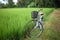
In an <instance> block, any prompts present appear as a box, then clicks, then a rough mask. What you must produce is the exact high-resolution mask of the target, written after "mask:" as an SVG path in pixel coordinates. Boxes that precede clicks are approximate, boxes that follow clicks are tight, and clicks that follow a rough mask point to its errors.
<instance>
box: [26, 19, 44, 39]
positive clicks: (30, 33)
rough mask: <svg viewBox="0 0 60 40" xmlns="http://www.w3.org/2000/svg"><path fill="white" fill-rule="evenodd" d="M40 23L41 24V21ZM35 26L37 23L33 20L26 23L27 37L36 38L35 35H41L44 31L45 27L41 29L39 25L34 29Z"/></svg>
mask: <svg viewBox="0 0 60 40" xmlns="http://www.w3.org/2000/svg"><path fill="white" fill-rule="evenodd" d="M39 23H40V22H39ZM40 25H41V23H40ZM34 26H35V23H34V22H33V21H32V20H30V21H29V22H27V23H26V34H27V35H26V36H27V37H30V38H35V37H39V36H41V34H42V32H43V27H42V29H41V30H40V29H39V27H37V28H36V29H35V30H33V29H34ZM41 26H43V25H41ZM32 30H33V31H32Z"/></svg>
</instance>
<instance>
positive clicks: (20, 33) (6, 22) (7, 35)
mask: <svg viewBox="0 0 60 40" xmlns="http://www.w3.org/2000/svg"><path fill="white" fill-rule="evenodd" d="M38 9H40V8H11V9H10V8H7V9H0V39H1V40H7V39H8V40H14V39H15V40H19V39H21V40H22V38H24V36H26V34H25V31H26V30H25V29H26V27H25V26H24V25H25V24H26V22H28V21H29V20H31V12H32V11H33V10H38ZM51 10H52V9H50V8H45V9H43V12H44V14H45V15H44V17H47V16H48V15H49V13H50V12H51ZM48 11H49V12H48ZM47 14H48V15H47Z"/></svg>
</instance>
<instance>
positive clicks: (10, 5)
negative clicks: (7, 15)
mask: <svg viewBox="0 0 60 40" xmlns="http://www.w3.org/2000/svg"><path fill="white" fill-rule="evenodd" d="M8 4H9V5H8V6H9V7H11V8H12V7H13V5H14V2H13V0H8Z"/></svg>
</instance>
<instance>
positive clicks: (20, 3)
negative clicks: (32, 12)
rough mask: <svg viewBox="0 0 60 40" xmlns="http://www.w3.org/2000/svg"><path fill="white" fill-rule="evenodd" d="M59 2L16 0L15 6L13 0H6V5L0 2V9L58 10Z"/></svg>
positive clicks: (57, 0)
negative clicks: (37, 8)
mask: <svg viewBox="0 0 60 40" xmlns="http://www.w3.org/2000/svg"><path fill="white" fill-rule="evenodd" d="M59 4H60V1H59V0H18V2H17V3H16V4H15V3H14V2H13V0H8V3H7V4H3V3H1V2H0V5H1V6H0V8H14V7H20V8H23V7H24V8H28V7H29V8H31V7H39V8H40V7H41V8H42V7H44V8H45V7H48V8H53V7H54V8H56V7H57V8H59V7H60V5H59Z"/></svg>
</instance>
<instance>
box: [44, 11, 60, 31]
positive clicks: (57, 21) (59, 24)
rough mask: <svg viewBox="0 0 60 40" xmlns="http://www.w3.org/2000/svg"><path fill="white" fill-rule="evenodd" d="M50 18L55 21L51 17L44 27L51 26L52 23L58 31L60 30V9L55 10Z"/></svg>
mask: <svg viewBox="0 0 60 40" xmlns="http://www.w3.org/2000/svg"><path fill="white" fill-rule="evenodd" d="M49 16H50V17H49V18H52V19H53V22H51V20H50V19H49V20H48V22H46V23H45V25H44V27H49V26H51V25H52V27H54V28H55V29H56V30H57V31H60V10H54V11H53V12H52V13H51V15H49Z"/></svg>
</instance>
